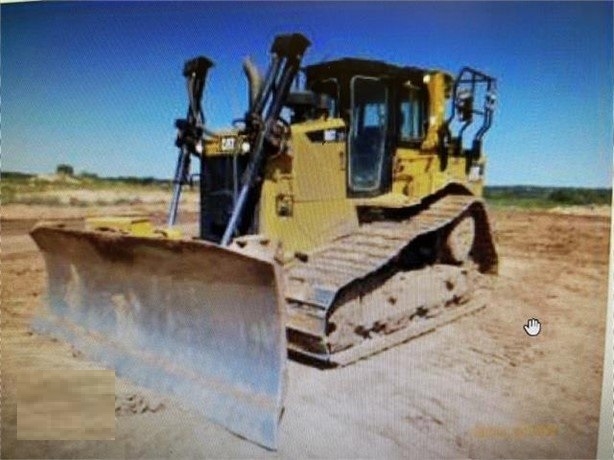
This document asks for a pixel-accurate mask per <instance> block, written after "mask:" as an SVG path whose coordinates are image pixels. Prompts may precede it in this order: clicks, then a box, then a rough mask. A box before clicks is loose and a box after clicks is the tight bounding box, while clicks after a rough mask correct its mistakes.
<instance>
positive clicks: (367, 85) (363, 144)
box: [347, 76, 389, 196]
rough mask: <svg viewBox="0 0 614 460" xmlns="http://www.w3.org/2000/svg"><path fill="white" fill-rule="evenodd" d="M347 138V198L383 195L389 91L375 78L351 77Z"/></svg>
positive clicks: (383, 83)
mask: <svg viewBox="0 0 614 460" xmlns="http://www.w3.org/2000/svg"><path fill="white" fill-rule="evenodd" d="M350 86H351V103H352V109H351V110H352V112H351V113H352V116H351V125H350V131H349V139H348V171H347V188H348V192H349V195H350V196H374V195H378V194H380V193H383V188H384V186H385V184H386V182H387V181H386V180H385V179H386V177H385V174H386V173H387V172H389V171H387V168H386V167H385V166H386V164H387V163H386V157H387V153H388V152H387V144H388V143H387V138H388V127H389V109H388V107H389V101H388V99H389V94H388V93H389V90H388V87H387V85H386V83H385V82H384V81H382V80H381V79H379V78H374V77H365V76H355V77H353V78H352V80H351V83H350Z"/></svg>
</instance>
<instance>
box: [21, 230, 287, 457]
mask: <svg viewBox="0 0 614 460" xmlns="http://www.w3.org/2000/svg"><path fill="white" fill-rule="evenodd" d="M31 235H32V237H33V239H34V240H35V241H36V243H37V245H38V246H39V248H40V249H41V250H42V253H43V255H44V258H45V262H46V266H47V273H48V281H49V287H48V302H47V306H46V308H45V309H44V313H43V314H42V315H39V316H38V317H37V319H36V320H35V323H34V328H35V330H37V331H39V332H43V333H46V334H50V335H52V336H56V337H59V338H61V339H64V340H66V341H68V342H69V343H71V344H72V345H74V346H75V347H76V348H77V349H79V350H80V351H82V352H83V353H84V354H85V355H86V356H88V357H89V358H91V359H93V360H96V361H100V362H103V363H105V364H106V365H109V366H111V367H112V368H114V370H115V372H116V373H117V374H118V375H120V376H125V377H127V378H128V379H130V380H132V381H134V382H136V383H139V384H142V385H144V386H147V387H150V388H154V389H156V390H159V391H162V392H168V393H171V394H175V395H177V396H179V397H180V398H181V399H182V400H185V401H186V402H187V403H188V404H189V406H190V407H191V408H195V409H197V410H198V411H200V412H201V413H202V414H204V415H205V416H206V417H207V418H209V419H211V420H213V421H215V422H217V423H219V424H220V425H222V426H224V427H226V428H227V429H228V430H230V431H232V432H234V433H236V434H238V435H240V436H242V437H245V438H247V439H248V440H251V441H253V442H256V443H257V444H260V445H262V446H264V447H267V448H269V449H276V447H277V431H278V430H277V428H278V423H279V419H280V415H281V411H282V404H283V396H284V387H285V380H286V368H285V360H286V336H285V329H284V325H285V318H284V315H285V304H284V303H283V296H282V295H280V293H281V292H283V291H282V290H281V279H282V278H281V271H280V270H279V268H278V264H277V263H275V262H274V259H273V255H272V254H271V255H270V257H264V256H253V255H252V256H247V255H244V254H241V253H239V252H238V251H236V250H232V249H226V248H222V247H219V246H216V245H213V244H210V243H206V242H203V241H195V240H168V239H156V238H144V237H135V236H127V235H123V234H119V233H112V232H92V231H83V230H76V229H67V228H58V227H57V226H50V225H42V226H41V225H39V226H37V227H35V228H34V229H33V230H32V232H31Z"/></svg>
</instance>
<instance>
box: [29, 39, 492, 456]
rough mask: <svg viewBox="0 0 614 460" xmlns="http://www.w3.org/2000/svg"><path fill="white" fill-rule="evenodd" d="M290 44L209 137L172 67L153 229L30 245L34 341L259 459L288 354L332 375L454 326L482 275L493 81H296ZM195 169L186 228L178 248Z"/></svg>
mask: <svg viewBox="0 0 614 460" xmlns="http://www.w3.org/2000/svg"><path fill="white" fill-rule="evenodd" d="M309 46H310V42H309V40H308V39H307V38H305V37H304V36H303V35H301V34H298V33H293V34H286V35H279V36H277V37H275V39H274V41H273V44H272V47H271V49H270V55H271V57H270V64H269V67H268V70H267V71H266V72H265V73H264V74H262V73H261V72H260V71H259V70H258V68H257V67H256V66H255V65H254V64H253V63H252V62H251V60H249V59H246V60H245V61H244V71H245V74H246V76H247V80H248V108H247V110H246V113H245V116H244V117H243V118H242V119H239V120H234V121H233V122H232V124H231V127H230V128H228V129H225V130H221V131H212V130H210V129H209V128H208V127H207V126H206V124H205V117H204V115H203V111H202V99H203V96H204V87H205V81H206V79H207V76H208V73H209V71H210V69H211V68H212V67H213V62H212V60H210V59H209V58H207V57H204V56H199V57H196V58H194V59H190V60H189V61H187V62H186V63H185V66H184V69H183V76H184V77H185V79H186V83H187V89H188V100H189V101H188V110H187V115H186V117H185V118H182V119H178V120H177V121H176V123H175V126H176V128H177V133H178V134H177V138H176V142H175V144H176V146H177V147H178V149H179V155H178V161H177V166H176V169H175V175H174V180H173V192H172V196H171V199H170V209H169V212H168V218H167V223H166V225H165V226H164V225H162V226H156V225H154V224H153V223H152V222H151V221H150V220H149V219H148V218H147V217H113V216H110V217H108V218H96V219H86V220H84V221H83V222H79V223H77V224H75V223H68V222H61V223H57V222H55V223H49V222H47V223H45V222H42V223H39V224H38V225H37V226H36V227H35V228H34V229H33V230H32V232H31V235H32V237H33V238H34V240H35V241H36V243H37V244H38V246H39V248H40V249H41V251H42V253H43V255H44V257H45V261H46V267H47V273H48V281H49V286H48V301H47V303H46V305H45V308H44V310H43V311H42V312H41V313H40V314H39V315H38V316H37V318H36V321H35V324H34V326H35V329H37V330H38V331H41V332H44V333H47V334H51V335H56V336H59V337H61V338H63V339H64V340H67V341H68V342H70V343H72V344H73V345H74V346H76V347H77V348H79V349H80V350H81V351H83V352H84V353H85V354H86V355H89V356H90V357H91V358H93V359H95V360H99V361H101V362H103V363H106V364H107V365H109V366H112V367H113V368H114V369H115V370H116V372H117V373H118V374H119V375H125V376H127V377H128V378H130V379H132V380H134V381H136V382H139V383H142V384H144V385H148V386H151V387H153V388H156V389H160V390H163V391H169V392H172V393H174V394H178V395H179V396H183V397H186V398H189V401H191V402H192V404H193V405H194V407H196V408H198V409H199V410H200V411H201V412H202V413H203V414H205V415H206V416H207V417H209V418H210V419H212V420H213V421H215V422H217V423H219V424H221V425H223V426H224V427H226V428H228V429H229V430H230V431H232V432H234V433H236V434H238V435H240V436H242V437H244V438H247V439H249V440H251V441H254V442H256V443H258V444H260V445H262V446H265V447H267V448H269V449H276V448H277V445H278V425H279V421H280V418H281V414H282V411H283V400H284V393H285V385H286V360H287V355H288V353H290V355H292V356H295V357H298V358H299V359H304V360H306V361H307V362H308V363H313V364H316V365H322V366H333V367H334V366H335V365H348V364H351V363H353V362H355V361H356V360H359V359H363V358H365V357H368V356H371V355H373V354H375V353H377V352H380V351H382V350H385V349H387V348H389V347H391V346H393V345H396V344H399V343H401V342H405V341H407V340H409V339H411V338H413V337H415V336H417V335H420V334H423V333H424V332H426V331H429V330H432V329H434V328H436V327H438V326H440V325H442V324H445V323H447V322H450V321H453V320H454V319H456V318H458V317H460V316H462V315H465V314H467V313H469V312H470V311H471V308H470V307H467V305H468V304H467V302H465V300H466V298H467V296H468V295H471V294H470V286H469V284H468V281H467V276H468V275H467V274H468V273H471V272H481V273H491V274H492V273H496V272H497V265H498V258H497V252H496V248H495V242H494V237H493V233H492V231H491V224H490V222H489V217H488V213H487V210H486V206H485V203H484V201H483V199H482V198H481V197H482V194H483V186H484V172H485V165H486V157H485V155H484V154H483V152H482V143H483V138H484V135H485V134H486V132H487V131H488V130H489V128H490V127H491V124H492V120H493V113H494V107H495V102H496V80H495V79H494V78H493V77H491V76H488V75H487V74H485V73H483V72H481V71H478V70H476V69H474V68H471V67H464V68H462V69H461V71H460V72H459V73H458V75H457V76H453V75H451V74H450V73H448V72H445V71H441V70H433V69H424V68H418V67H413V66H398V65H393V64H389V63H385V62H381V61H376V60H371V59H363V58H341V59H336V60H329V61H326V62H320V63H316V64H312V65H308V66H304V67H302V66H301V63H302V59H303V56H304V54H305V53H306V51H307V49H308V47H309ZM482 99H483V100H482ZM474 123H475V124H474ZM472 124H473V127H474V128H477V129H474V130H473V131H474V134H473V137H472V139H471V141H470V142H467V140H466V139H463V135H464V133H465V132H467V128H468V127H470V126H471V125H472ZM194 159H196V160H197V161H198V163H199V167H200V169H199V172H198V173H197V177H198V186H199V194H200V213H199V214H200V219H199V223H198V224H199V225H198V231H197V234H195V235H185V234H182V233H181V232H180V231H179V226H178V216H180V214H179V212H178V211H179V206H180V203H181V193H182V190H183V189H184V188H185V186H186V184H187V183H188V182H190V181H191V180H192V179H193V175H192V174H191V161H192V160H194Z"/></svg>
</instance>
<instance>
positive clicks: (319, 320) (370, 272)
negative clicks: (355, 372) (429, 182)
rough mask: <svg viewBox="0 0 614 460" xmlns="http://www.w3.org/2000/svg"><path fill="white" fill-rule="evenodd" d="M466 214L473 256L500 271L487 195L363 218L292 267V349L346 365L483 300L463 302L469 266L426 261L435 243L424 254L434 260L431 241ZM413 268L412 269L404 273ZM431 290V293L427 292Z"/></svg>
mask: <svg viewBox="0 0 614 460" xmlns="http://www.w3.org/2000/svg"><path fill="white" fill-rule="evenodd" d="M468 215H470V216H471V217H473V219H474V222H475V232H476V233H475V234H476V236H475V240H474V243H473V246H472V248H471V253H470V255H471V259H472V260H473V261H474V262H475V264H476V265H477V268H478V270H479V271H480V272H496V270H497V254H496V251H495V247H494V242H493V238H492V234H491V230H490V225H489V222H488V217H487V214H486V211H485V208H484V203H483V201H482V200H481V199H479V198H476V197H474V196H467V195H448V196H445V197H443V198H441V199H439V200H438V201H436V202H434V203H432V204H430V205H426V206H424V208H423V209H422V210H420V212H419V213H418V214H416V215H415V216H413V217H411V218H409V219H406V220H403V221H383V222H372V223H368V224H364V225H362V226H361V227H360V229H359V230H358V231H356V232H355V233H352V234H349V235H346V236H343V237H341V238H339V239H337V240H335V241H333V242H332V243H331V244H329V245H327V246H326V247H324V248H322V249H321V250H319V251H317V252H315V253H314V254H312V255H311V256H310V257H309V258H308V260H306V261H305V262H300V263H297V264H295V265H293V266H291V267H289V268H288V269H287V270H286V299H287V303H288V339H289V349H290V350H292V351H294V352H297V353H299V354H301V355H305V356H308V357H310V358H314V359H316V360H318V361H322V362H326V363H332V364H341V365H345V364H348V363H351V362H353V361H356V360H357V359H360V358H362V357H364V356H368V355H370V354H373V353H376V352H378V351H381V350H383V349H385V348H388V347H390V346H392V345H394V344H396V343H399V342H403V341H406V340H408V339H409V338H412V337H414V336H417V335H420V334H423V333H425V332H428V331H429V330H432V329H433V328H435V327H438V326H439V325H441V324H444V323H447V322H450V321H453V320H454V319H456V318H458V317H459V316H462V315H464V314H467V313H470V312H471V311H475V310H476V309H479V308H481V307H483V306H484V303H483V302H482V303H477V304H476V303H473V304H470V305H467V306H466V307H461V306H459V305H460V304H463V303H465V302H466V301H467V293H468V290H469V286H468V284H469V277H470V275H469V273H468V270H466V269H463V268H462V267H452V266H446V267H444V266H442V265H432V264H430V266H429V265H426V266H425V264H424V262H423V260H424V257H423V256H422V255H423V254H424V253H425V250H426V252H428V251H429V250H430V251H431V254H430V255H429V256H427V259H428V258H429V257H430V259H431V262H436V261H437V260H438V259H439V256H440V254H439V252H440V251H439V250H437V251H436V252H435V253H434V252H433V248H439V247H440V246H441V244H440V243H441V241H442V238H445V236H446V234H447V232H448V231H450V230H451V229H452V228H453V227H454V226H455V225H456V223H458V222H459V221H460V220H461V219H462V218H463V217H465V216H468ZM408 268H413V269H414V270H413V271H411V272H405V276H402V275H400V272H401V270H407V269H408ZM409 273H411V274H410V275H409ZM435 284H440V285H441V286H443V288H441V286H436V285H435ZM408 289H409V291H413V292H406V294H407V295H409V300H408V296H407V295H406V296H405V297H403V299H402V300H403V301H402V302H397V297H398V296H397V294H398V292H396V291H399V290H406V291H407V290H408ZM420 290H422V291H423V292H422V293H420V292H418V291H420ZM429 290H431V291H434V293H433V295H432V296H430V298H429V293H428V292H424V291H429ZM438 291H440V292H439V293H437V292H438ZM387 292H388V293H390V292H392V295H389V294H386V293H387ZM382 315H383V316H382Z"/></svg>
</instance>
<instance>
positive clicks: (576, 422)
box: [1, 203, 610, 458]
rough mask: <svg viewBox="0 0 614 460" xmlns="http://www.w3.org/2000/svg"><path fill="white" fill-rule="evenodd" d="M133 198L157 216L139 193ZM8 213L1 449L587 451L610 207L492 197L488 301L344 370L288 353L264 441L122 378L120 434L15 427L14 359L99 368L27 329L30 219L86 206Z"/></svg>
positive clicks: (96, 454) (34, 291)
mask: <svg viewBox="0 0 614 460" xmlns="http://www.w3.org/2000/svg"><path fill="white" fill-rule="evenodd" d="M134 210H135V209H133V208H130V207H122V208H117V209H111V208H105V209H102V208H101V209H100V210H97V212H100V213H104V214H109V213H111V212H115V213H128V212H131V211H134ZM137 211H138V212H149V213H152V212H153V213H154V214H155V215H156V216H158V217H159V216H161V215H163V210H162V209H160V207H159V205H157V207H156V206H154V205H153V204H148V203H143V204H141V205H140V208H139V209H138V210H137ZM2 212H3V220H2V273H1V276H2V297H1V301H2V343H1V351H2V361H1V363H2V401H1V408H2V413H1V415H2V432H1V435H2V437H1V440H2V444H1V449H2V457H3V458H111V457H113V458H117V457H120V458H121V457H147V458H160V457H192V458H202V457H205V456H210V457H290V458H296V457H306V456H309V457H328V458H330V457H345V458H357V457H363V458H364V457H369V458H373V457H410V458H441V457H481V458H483V457H492V458H495V457H507V458H509V457H514V458H527V457H529V458H589V457H593V458H594V456H595V453H596V444H597V431H598V421H599V405H600V393H601V381H602V370H601V369H602V364H603V345H604V330H605V312H606V302H607V274H608V253H609V251H608V244H609V243H608V240H609V226H610V219H609V217H608V215H607V214H606V213H601V212H600V213H592V214H591V213H590V212H588V211H587V212H582V213H572V214H562V213H557V212H545V211H544V212H539V211H520V210H495V211H493V213H492V214H493V218H494V221H495V225H496V234H497V239H498V248H499V254H500V259H501V263H500V273H499V276H498V277H497V278H496V280H495V282H494V288H493V292H492V296H491V300H490V302H489V303H488V305H487V307H486V308H485V309H483V310H480V311H479V312H477V313H475V314H473V315H469V316H466V317H463V318H461V319H460V320H459V321H457V322H455V323H453V324H450V325H447V326H445V327H443V328H440V329H438V330H436V331H434V332H432V333H429V334H427V335H425V336H422V337H420V338H418V339H415V340H413V341H410V342H407V343H405V344H402V345H400V346H397V347H395V348H393V349H391V350H388V351H386V352H383V353H380V354H378V355H376V356H372V357H371V358H369V359H367V360H363V361H359V362H357V363H355V364H353V365H350V366H348V367H345V368H340V369H328V370H321V369H317V368H314V367H310V366H308V365H306V364H303V363H299V362H296V361H290V362H289V369H288V373H289V382H288V384H289V385H288V393H287V398H286V404H285V407H286V409H285V412H284V416H283V419H282V422H281V428H280V429H281V439H280V447H279V450H278V451H277V452H270V451H267V450H264V449H262V448H260V447H258V446H256V445H254V444H252V443H249V442H247V441H245V440H242V439H240V438H238V437H236V436H234V435H232V434H231V433H229V432H228V431H226V430H224V429H223V428H220V427H219V426H217V425H214V424H212V423H210V422H208V421H206V420H203V419H202V418H200V417H199V416H198V415H197V414H196V412H194V411H193V410H191V409H190V403H189V401H177V400H174V399H172V398H169V397H166V396H164V395H159V394H156V393H154V392H152V391H149V390H148V389H145V388H141V387H138V386H135V385H133V384H131V383H130V382H128V381H126V380H125V379H121V378H118V379H117V381H116V388H115V396H116V402H115V405H116V407H115V415H116V439H115V440H114V441H23V440H17V439H16V433H17V405H16V400H17V399H16V395H17V388H16V386H17V382H18V380H19V378H18V377H19V372H20V371H22V370H37V369H96V368H98V366H97V365H96V364H95V363H92V362H88V361H86V360H85V359H84V358H83V357H82V356H81V355H80V353H79V352H78V350H74V349H72V348H71V347H70V346H69V345H67V344H65V343H62V342H58V341H54V340H52V339H50V338H48V337H44V336H39V335H37V334H34V333H32V332H31V331H30V330H29V321H30V319H31V318H32V315H33V314H34V313H35V311H36V309H37V308H38V307H39V306H40V305H41V302H42V301H43V297H44V294H45V289H46V287H45V283H46V280H45V271H44V264H43V259H42V257H41V255H40V254H39V253H38V251H37V249H36V246H35V245H34V243H33V242H32V240H30V238H29V237H28V235H27V232H28V230H29V229H30V228H31V226H32V224H33V223H34V222H35V221H36V219H39V218H46V219H50V218H60V217H73V218H76V217H79V216H82V215H85V214H90V215H91V214H92V210H91V209H90V208H81V209H74V208H73V209H66V208H56V209H52V208H46V209H45V208H43V207H40V206H39V207H34V206H23V205H20V206H5V207H4V208H3V211H2ZM192 217H193V216H192ZM529 318H538V319H539V320H540V321H541V323H542V326H543V328H542V332H541V334H540V335H539V336H537V337H529V336H528V335H527V334H526V333H525V332H524V330H523V325H524V324H526V322H527V320H528V319H529Z"/></svg>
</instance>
